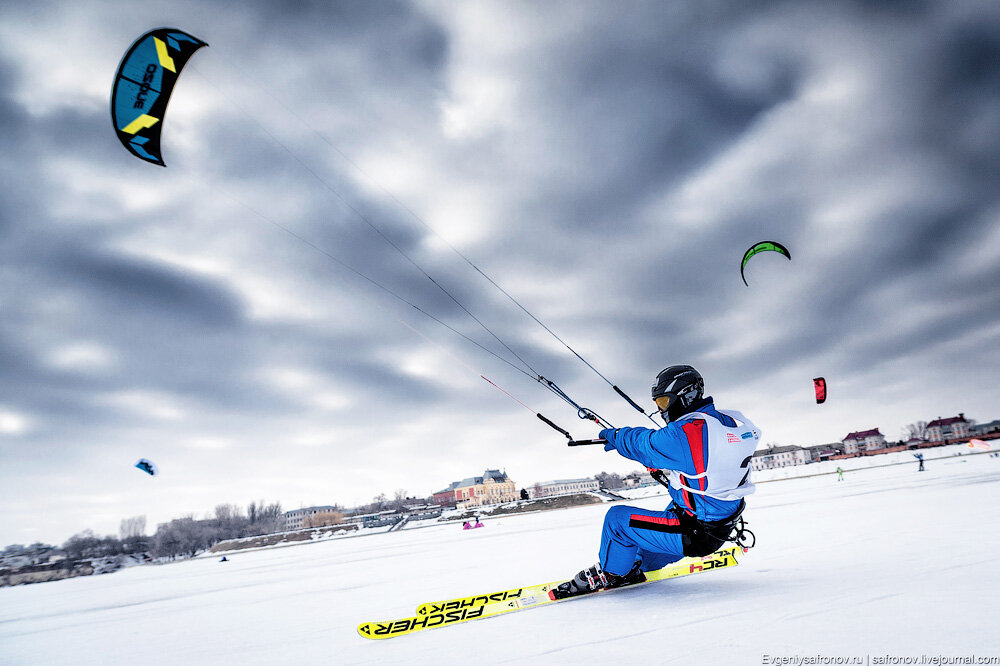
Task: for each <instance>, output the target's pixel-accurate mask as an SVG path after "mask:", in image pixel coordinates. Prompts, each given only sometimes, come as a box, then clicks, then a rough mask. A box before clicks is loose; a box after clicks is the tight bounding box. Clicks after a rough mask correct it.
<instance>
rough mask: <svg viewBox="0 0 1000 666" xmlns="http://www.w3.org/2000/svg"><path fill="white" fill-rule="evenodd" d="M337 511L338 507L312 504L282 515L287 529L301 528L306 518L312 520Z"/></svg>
mask: <svg viewBox="0 0 1000 666" xmlns="http://www.w3.org/2000/svg"><path fill="white" fill-rule="evenodd" d="M336 511H337V508H336V507H332V506H310V507H306V508H304V509H296V510H294V511H286V512H285V513H284V515H283V516H282V517H283V518H284V520H285V531H286V532H287V531H290V530H300V529H302V528H303V522H305V520H306V518H309V519H310V520H311V519H314V518H317V517H322V516H327V515H330V514H332V513H334V512H336Z"/></svg>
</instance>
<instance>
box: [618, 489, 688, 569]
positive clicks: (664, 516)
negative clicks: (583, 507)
mask: <svg viewBox="0 0 1000 666" xmlns="http://www.w3.org/2000/svg"><path fill="white" fill-rule="evenodd" d="M678 527H679V521H678V520H677V517H676V516H675V515H674V514H673V512H671V511H667V510H663V511H650V510H648V509H639V508H636V507H634V506H613V507H611V508H610V509H608V512H607V514H605V516H604V530H603V532H602V533H601V554H600V558H601V568H603V569H604V570H605V571H607V572H608V573H613V574H617V575H619V576H624V575H625V574H627V573H628V572H629V571H630V570H631V569H632V565H633V564H634V563H635V561H636V560H637V559H641V560H642V570H643V571H652V570H654V569H659V568H661V567H665V566H666V565H668V564H670V563H671V562H676V561H677V560H679V559H681V558H683V557H684V545H683V543H682V541H681V535H680V533H679V532H677V531H676V530H677V529H678Z"/></svg>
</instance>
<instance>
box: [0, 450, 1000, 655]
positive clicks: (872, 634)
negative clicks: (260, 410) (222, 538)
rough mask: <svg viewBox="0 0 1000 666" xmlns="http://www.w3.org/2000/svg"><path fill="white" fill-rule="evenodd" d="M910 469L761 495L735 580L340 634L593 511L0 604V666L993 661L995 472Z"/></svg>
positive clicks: (556, 536)
mask: <svg viewBox="0 0 1000 666" xmlns="http://www.w3.org/2000/svg"><path fill="white" fill-rule="evenodd" d="M910 460H911V461H912V462H911V464H908V465H897V466H892V467H880V468H872V469H864V470H858V471H852V472H849V473H848V474H846V476H845V480H844V481H842V482H838V481H837V480H836V477H835V476H829V475H827V476H816V477H809V478H801V479H789V480H783V481H778V482H775V483H764V484H761V485H760V486H759V487H758V492H757V494H756V495H754V496H753V497H752V498H751V503H750V507H749V509H748V512H747V514H746V517H747V519H748V521H749V523H750V527H751V528H752V529H753V530H754V531H755V532H756V533H757V542H758V544H757V547H756V548H754V549H753V551H751V553H750V554H749V555H748V556H747V557H746V558H745V559H744V561H743V564H741V565H740V566H739V567H738V568H736V569H733V570H726V571H720V572H717V573H709V574H704V575H702V576H694V577H690V578H683V579H677V580H672V581H666V582H664V583H659V584H656V585H651V586H648V587H642V588H636V589H633V590H622V591H620V592H617V593H615V594H609V595H606V596H597V597H592V598H587V599H582V600H579V601H573V602H570V603H566V604H559V605H553V606H546V607H542V608H538V609H534V610H529V611H524V612H520V613H514V614H511V615H507V616H502V617H497V618H493V619H488V620H483V621H478V622H470V623H466V624H463V625H458V626H454V627H447V628H443V629H439V630H435V631H428V632H424V633H421V634H414V635H410V636H403V637H400V638H396V639H392V640H388V641H369V640H365V639H363V638H361V637H359V636H358V635H357V633H356V631H355V628H356V626H357V625H358V624H359V623H360V622H362V621H364V620H373V619H390V618H393V617H395V616H404V615H410V614H412V612H413V610H414V608H415V607H416V605H417V604H418V603H420V602H423V601H430V600H436V599H440V598H446V597H450V596H455V595H462V594H467V593H473V592H486V591H490V590H492V589H494V588H502V587H506V586H512V585H519V584H527V583H534V582H541V581H545V580H551V579H554V578H559V577H563V576H566V575H571V574H573V573H574V572H575V571H577V570H578V569H579V568H581V567H583V566H585V565H588V564H590V563H592V562H593V561H595V560H596V550H597V543H598V538H599V534H600V526H601V519H602V516H603V513H604V511H605V510H606V509H607V506H608V505H606V504H604V505H596V506H588V507H581V508H576V509H569V510H564V511H552V512H546V513H538V514H529V515H523V516H514V517H503V518H495V519H487V521H486V527H485V528H484V529H478V530H472V531H463V530H462V529H461V526H460V525H454V524H453V525H439V526H434V527H428V528H424V529H413V530H403V531H401V532H395V533H390V534H376V535H371V536H362V537H358V538H349V539H339V540H331V541H324V542H319V543H312V544H305V545H296V546H288V547H282V548H273V549H269V550H258V551H253V552H243V553H235V554H231V555H229V558H230V561H229V562H225V563H222V562H219V561H218V558H217V557H211V558H199V559H196V560H192V561H185V562H178V563H174V564H167V565H162V566H142V567H133V568H131V569H127V570H124V571H121V572H118V573H114V574H110V575H106V576H92V577H82V578H74V579H69V580H64V581H59V582H53V583H43V584H38V585H28V586H21V587H14V588H5V589H0V664H4V665H11V664H119V663H143V664H188V665H190V664H215V665H218V664H285V663H291V664H299V663H302V664H458V663H462V664H465V663H469V662H470V661H471V662H483V663H491V664H498V663H499V664H503V663H517V664H525V663H546V664H549V663H551V664H566V663H572V664H574V665H580V664H605V663H608V662H611V661H614V662H618V663H630V662H631V663H637V662H640V661H641V662H643V663H655V664H684V665H685V666H691V665H696V664H727V665H737V664H762V663H781V662H777V661H774V660H775V659H776V658H782V657H787V658H796V657H799V658H807V659H808V658H817V657H821V658H830V659H831V661H826V662H823V661H814V662H812V663H837V662H836V661H833V660H835V659H836V658H838V657H843V658H846V659H848V660H853V659H856V660H854V661H842V662H840V663H861V664H866V663H871V664H876V663H904V662H903V661H895V662H892V661H881V662H880V661H879V660H880V659H884V658H885V657H887V656H888V657H895V658H900V659H902V658H907V657H915V658H916V659H917V660H919V659H920V657H921V656H922V655H926V656H927V657H928V658H936V657H941V656H944V657H948V658H950V657H956V656H958V657H966V656H971V657H973V658H974V659H976V658H979V657H986V658H990V657H993V658H998V659H997V660H996V661H993V662H992V663H1000V631H998V629H997V616H998V612H997V602H998V596H997V595H998V592H1000V568H998V566H997V560H996V556H995V553H996V552H997V549H998V547H1000V530H998V527H1000V524H998V523H1000V521H998V520H997V517H996V512H997V500H998V499H1000V458H991V457H989V456H988V455H975V456H970V455H965V456H961V457H954V456H949V457H944V458H940V459H936V460H929V461H928V463H927V471H926V472H917V471H916V469H917V467H916V462H915V461H913V460H912V457H911V458H910ZM843 466H844V467H845V468H846V467H847V466H846V465H843ZM809 467H814V468H815V467H816V466H809ZM834 467H835V466H834ZM817 469H818V468H817ZM761 476H763V475H761ZM665 502H666V498H665V497H651V498H646V499H638V500H634V503H635V504H636V505H638V506H646V507H662V506H663V505H664V504H665ZM785 663H794V662H790V661H787V662H785ZM800 663H801V662H800ZM806 663H808V662H806ZM912 663H919V662H912ZM926 663H931V662H926ZM953 663H954V662H953ZM970 663H982V662H976V661H972V662H970Z"/></svg>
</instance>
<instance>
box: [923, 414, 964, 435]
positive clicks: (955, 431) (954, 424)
mask: <svg viewBox="0 0 1000 666" xmlns="http://www.w3.org/2000/svg"><path fill="white" fill-rule="evenodd" d="M968 436H969V422H968V421H966V420H965V414H962V413H959V415H958V416H952V417H951V418H948V419H942V418H941V417H938V418H936V419H934V420H933V421H931V422H930V423H928V424H927V440H928V441H931V442H943V441H945V440H948V439H960V438H962V437H968Z"/></svg>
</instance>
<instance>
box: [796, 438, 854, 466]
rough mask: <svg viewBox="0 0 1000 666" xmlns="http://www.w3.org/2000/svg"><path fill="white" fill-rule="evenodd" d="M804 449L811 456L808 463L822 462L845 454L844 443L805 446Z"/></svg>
mask: <svg viewBox="0 0 1000 666" xmlns="http://www.w3.org/2000/svg"><path fill="white" fill-rule="evenodd" d="M802 448H803V449H804V450H805V451H806V452H807V453H808V454H809V460H808V461H807V462H821V461H823V460H829V459H830V458H832V457H833V456H838V455H840V454H842V453H843V452H844V443H843V442H830V443H829V444H816V445H814V446H803V447H802Z"/></svg>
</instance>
